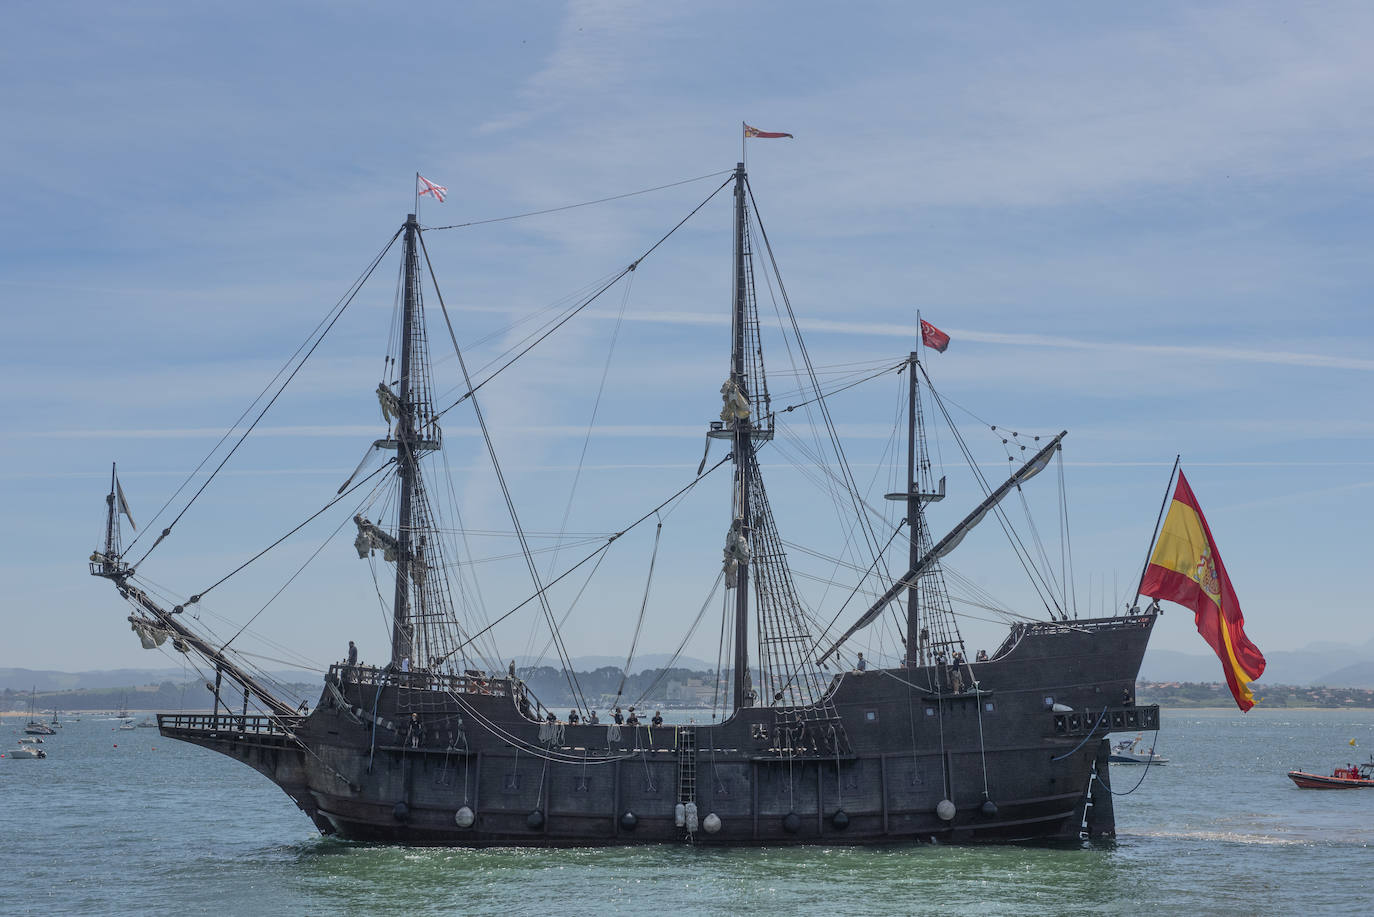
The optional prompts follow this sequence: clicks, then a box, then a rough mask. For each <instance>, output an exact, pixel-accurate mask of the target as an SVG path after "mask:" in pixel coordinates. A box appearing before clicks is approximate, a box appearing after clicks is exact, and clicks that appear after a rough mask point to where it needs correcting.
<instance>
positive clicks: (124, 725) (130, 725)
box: [119, 720, 138, 729]
mask: <svg viewBox="0 0 1374 917" xmlns="http://www.w3.org/2000/svg"><path fill="white" fill-rule="evenodd" d="M119 728H120V729H137V728H138V727H137V726H135V725H134V721H133V720H124V721H123V722H122V723H120V724H119Z"/></svg>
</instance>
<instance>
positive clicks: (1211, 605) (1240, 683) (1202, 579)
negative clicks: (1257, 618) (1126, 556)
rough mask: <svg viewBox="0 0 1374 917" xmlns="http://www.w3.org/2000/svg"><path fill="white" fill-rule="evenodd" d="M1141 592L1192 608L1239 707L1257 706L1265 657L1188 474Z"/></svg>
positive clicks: (1181, 478)
mask: <svg viewBox="0 0 1374 917" xmlns="http://www.w3.org/2000/svg"><path fill="white" fill-rule="evenodd" d="M1140 592H1141V595H1148V596H1152V597H1153V598H1156V599H1164V600H1166V601H1169V602H1177V603H1178V604H1180V605H1183V606H1185V607H1188V608H1191V609H1192V610H1193V614H1194V615H1195V618H1196V621H1197V629H1198V633H1200V634H1202V638H1203V639H1204V640H1206V641H1207V643H1208V644H1209V645H1211V647H1212V649H1213V650H1214V651H1215V652H1216V654H1217V656H1218V657H1220V659H1221V667H1222V669H1223V670H1224V671H1225V673H1226V684H1227V685H1228V686H1229V687H1230V688H1231V694H1232V696H1234V697H1235V699H1236V706H1238V707H1240V709H1241V710H1249V709H1250V708H1251V707H1253V706H1255V698H1254V695H1253V694H1251V693H1250V682H1252V681H1255V680H1256V679H1257V678H1259V677H1260V676H1261V675H1263V674H1264V654H1262V653H1261V652H1260V651H1259V648H1258V647H1257V646H1255V644H1253V643H1251V642H1250V640H1249V638H1248V637H1246V636H1245V617H1244V616H1243V615H1242V614H1241V613H1240V602H1239V601H1238V600H1237V599H1236V593H1235V590H1233V589H1232V588H1231V579H1230V577H1228V576H1227V575H1226V566H1225V564H1223V563H1222V562H1221V555H1220V554H1219V553H1217V545H1216V542H1215V541H1213V540H1212V530H1211V529H1209V528H1208V527H1207V518H1206V517H1205V516H1203V515H1202V507H1200V506H1198V503H1197V497H1195V496H1193V489H1192V488H1191V487H1189V486H1188V479H1187V478H1185V477H1184V476H1183V472H1182V471H1180V472H1179V473H1178V486H1177V487H1176V488H1175V489H1174V499H1173V502H1172V503H1170V504H1169V515H1167V516H1166V517H1164V527H1163V528H1162V529H1160V531H1159V540H1158V541H1157V542H1155V550H1154V553H1153V554H1152V555H1151V556H1150V563H1149V566H1147V567H1146V568H1145V579H1144V581H1143V582H1142V583H1141V587H1140Z"/></svg>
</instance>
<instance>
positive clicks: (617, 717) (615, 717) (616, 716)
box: [611, 707, 625, 726]
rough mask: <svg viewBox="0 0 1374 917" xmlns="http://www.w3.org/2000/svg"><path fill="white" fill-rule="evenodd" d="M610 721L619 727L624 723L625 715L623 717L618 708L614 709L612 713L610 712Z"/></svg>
mask: <svg viewBox="0 0 1374 917" xmlns="http://www.w3.org/2000/svg"><path fill="white" fill-rule="evenodd" d="M611 720H612V721H613V722H614V723H615V724H616V725H617V726H619V725H620V724H621V723H623V722H625V715H624V714H623V713H621V712H620V708H619V707H616V708H615V710H613V711H612V712H611Z"/></svg>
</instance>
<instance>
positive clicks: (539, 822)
mask: <svg viewBox="0 0 1374 917" xmlns="http://www.w3.org/2000/svg"><path fill="white" fill-rule="evenodd" d="M525 824H526V825H528V826H529V828H530V830H531V831H538V830H539V829H540V828H542V827H544V813H543V812H541V811H539V810H538V809H535V810H534V811H533V812H531V813H530V814H529V815H526V816H525Z"/></svg>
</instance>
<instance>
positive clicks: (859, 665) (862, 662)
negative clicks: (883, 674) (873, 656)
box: [854, 653, 868, 672]
mask: <svg viewBox="0 0 1374 917" xmlns="http://www.w3.org/2000/svg"><path fill="white" fill-rule="evenodd" d="M854 671H856V672H866V671H868V660H867V659H865V658H864V654H863V653H860V654H859V661H858V662H856V663H854Z"/></svg>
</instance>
